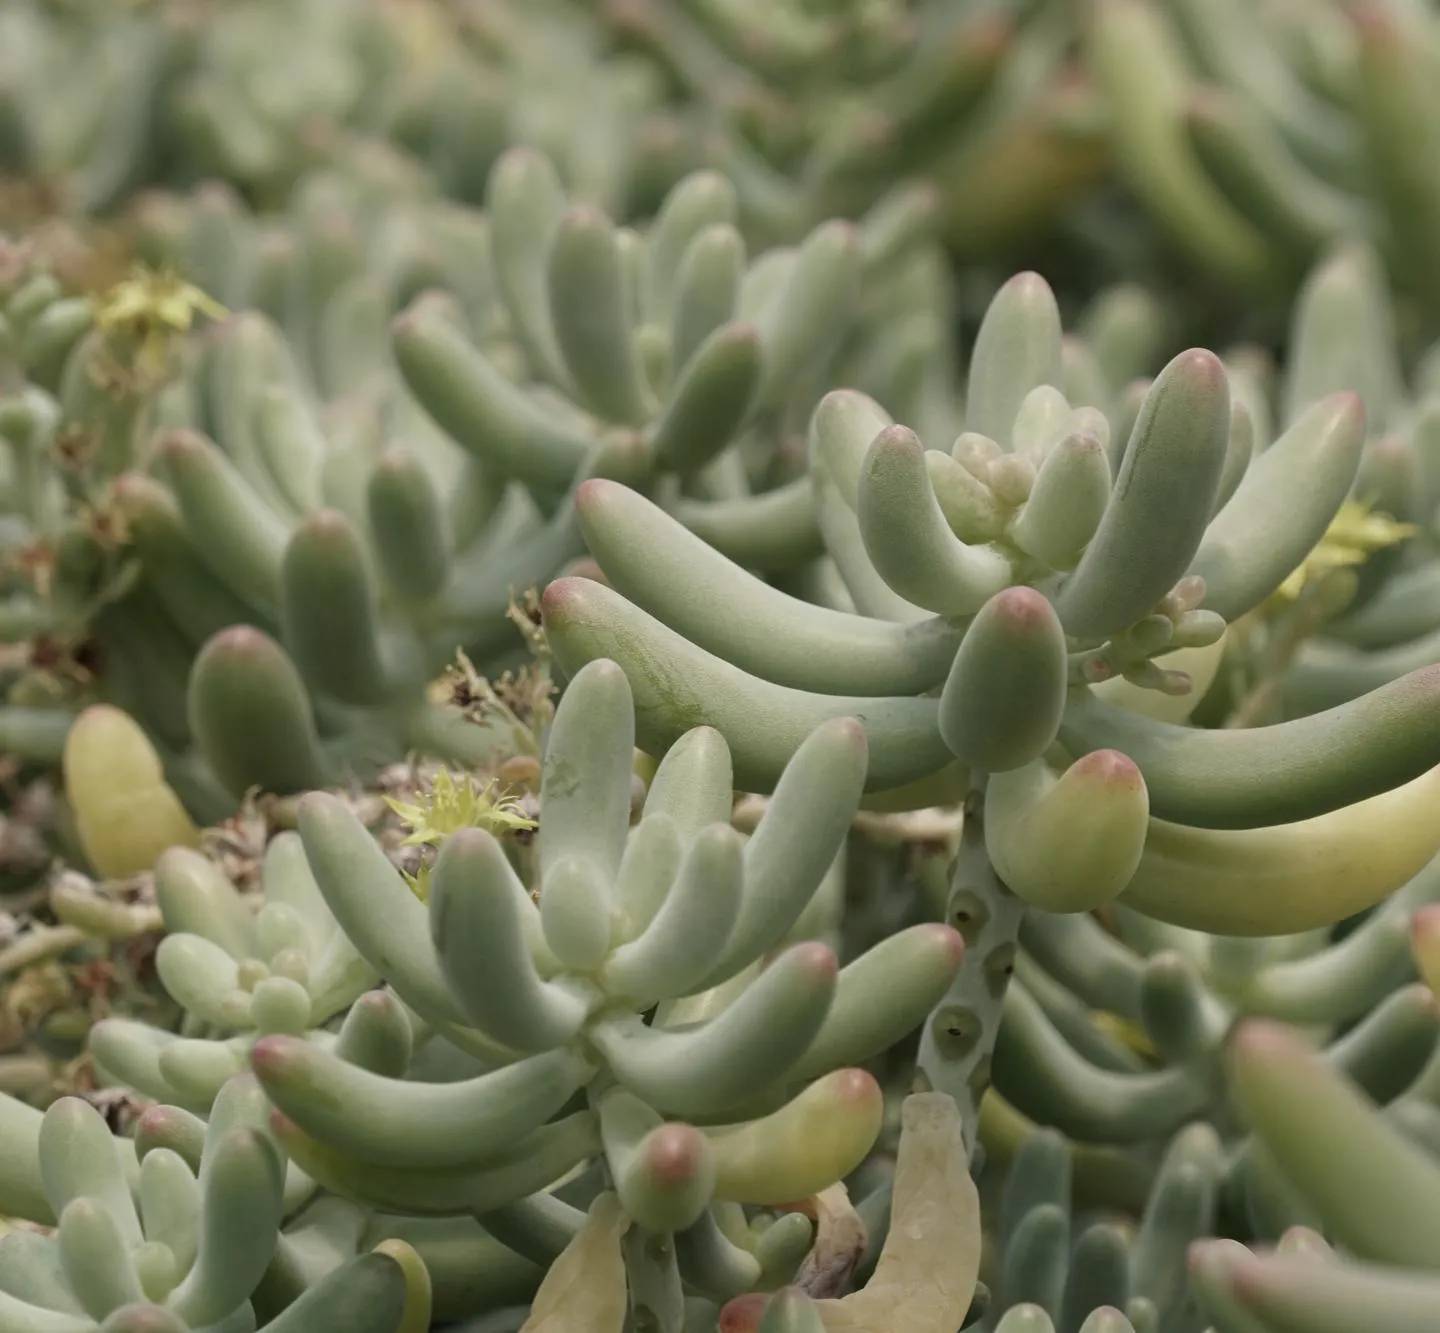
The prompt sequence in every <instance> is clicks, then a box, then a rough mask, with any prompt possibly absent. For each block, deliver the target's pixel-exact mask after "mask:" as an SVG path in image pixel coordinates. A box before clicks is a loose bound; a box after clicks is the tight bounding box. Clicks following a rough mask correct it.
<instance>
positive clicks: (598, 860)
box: [252, 662, 959, 1300]
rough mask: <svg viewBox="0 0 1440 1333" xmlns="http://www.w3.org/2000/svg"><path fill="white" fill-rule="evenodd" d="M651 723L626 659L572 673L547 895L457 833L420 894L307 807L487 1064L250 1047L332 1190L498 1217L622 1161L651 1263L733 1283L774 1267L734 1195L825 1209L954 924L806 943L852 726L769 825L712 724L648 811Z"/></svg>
mask: <svg viewBox="0 0 1440 1333" xmlns="http://www.w3.org/2000/svg"><path fill="white" fill-rule="evenodd" d="M633 729H634V721H633V714H632V703H631V699H630V691H629V687H628V684H627V683H626V680H625V677H624V675H623V674H622V673H621V672H620V671H619V670H618V668H616V667H615V666H614V665H613V664H610V663H604V662H597V663H595V664H593V665H592V666H590V667H589V668H587V669H586V670H585V671H584V672H582V673H580V674H579V675H577V676H576V678H575V679H574V680H572V682H571V684H570V687H569V689H568V690H567V691H566V694H565V696H564V698H563V699H562V701H561V703H560V706H559V709H558V710H557V713H556V716H555V721H554V724H553V727H552V729H551V731H550V734H549V737H548V739H547V743H546V748H545V758H544V778H543V785H542V790H541V801H540V827H539V831H538V834H537V841H536V844H535V856H536V862H537V866H538V897H539V901H538V907H537V906H536V904H535V902H534V901H533V900H532V898H531V895H530V894H529V893H528V892H527V891H526V889H525V886H524V883H523V881H522V880H521V879H520V878H519V877H518V876H517V874H516V872H515V869H514V868H513V866H512V864H511V862H510V860H509V859H508V858H507V857H506V854H505V851H504V848H503V846H502V844H501V843H500V842H498V841H497V840H496V838H495V837H494V836H492V835H491V834H489V833H487V832H486V831H485V830H483V829H480V828H470V829H462V830H459V831H457V832H455V833H453V834H451V835H450V836H449V837H448V838H446V839H445V840H444V842H443V844H442V845H441V847H440V850H439V854H438V856H437V858H436V860H435V862H434V865H433V868H432V869H431V870H430V872H429V875H428V880H427V885H428V888H427V901H426V902H425V903H422V902H421V901H420V900H419V898H418V897H417V896H416V894H415V892H414V891H413V889H412V887H411V886H409V885H407V884H406V882H405V881H404V880H403V879H402V878H401V876H400V875H399V873H398V872H397V871H396V869H395V868H394V866H393V865H392V864H391V863H390V862H389V860H387V858H386V857H385V855H384V854H383V852H382V851H381V850H380V849H379V847H378V845H377V844H376V843H375V841H374V840H373V839H372V838H371V836H370V834H369V833H368V832H367V831H366V830H365V829H364V828H363V826H362V825H361V824H360V823H359V822H358V820H357V819H356V818H355V816H354V815H353V814H352V813H351V812H350V811H349V810H348V809H347V808H346V807H345V806H344V805H343V804H342V803H340V802H339V801H337V800H336V799H335V798H334V797H331V796H326V795H323V794H316V795H312V796H308V797H306V798H305V799H304V800H303V801H302V802H301V805H300V814H299V837H300V840H301V842H302V843H303V846H304V850H305V853H306V855H307V857H308V859H309V863H310V868H311V872H312V873H313V874H314V876H315V882H316V883H317V884H318V886H319V889H320V892H321V894H322V895H323V896H324V898H325V900H326V902H327V903H328V904H329V906H330V909H331V911H332V912H333V913H334V914H335V916H336V919H337V920H338V921H339V922H340V925H341V928H342V929H343V930H344V931H345V933H346V934H347V935H348V936H349V938H350V940H351V941H352V943H353V945H354V947H355V948H356V950H357V951H358V952H359V953H360V955H361V956H362V957H364V958H366V959H367V960H368V961H369V962H370V963H371V965H372V966H373V967H374V968H375V969H376V971H377V972H378V973H379V974H380V975H381V976H382V977H383V978H384V979H385V981H386V982H387V983H388V985H389V986H390V987H392V988H393V989H394V992H395V994H396V996H397V997H398V998H399V999H400V1001H402V1002H403V1003H404V1004H405V1005H406V1006H408V1007H409V1009H410V1010H412V1011H413V1012H414V1013H415V1014H416V1015H417V1016H418V1018H419V1019H420V1020H421V1021H422V1022H423V1023H424V1024H425V1025H427V1026H428V1027H429V1028H431V1029H433V1031H434V1033H435V1039H437V1040H444V1041H447V1042H449V1043H450V1044H452V1045H454V1046H456V1047H459V1048H460V1049H461V1050H463V1051H468V1052H469V1053H470V1054H471V1055H472V1056H474V1057H476V1058H478V1059H480V1060H481V1061H482V1062H484V1063H485V1064H486V1065H488V1066H489V1067H490V1072H486V1073H482V1074H480V1075H478V1076H476V1077H473V1078H470V1079H467V1080H463V1081H461V1082H455V1083H448V1084H446V1085H443V1086H436V1085H433V1084H425V1083H419V1082H415V1081H408V1082H406V1081H399V1080H397V1079H394V1078H391V1079H377V1078H373V1077H372V1078H369V1079H367V1078H366V1077H365V1076H364V1075H363V1074H362V1073H361V1072H360V1071H358V1070H356V1069H354V1068H352V1067H350V1066H348V1065H347V1064H346V1062H345V1061H344V1059H343V1058H341V1057H337V1056H335V1055H327V1054H326V1053H325V1052H324V1051H323V1050H322V1049H321V1048H320V1047H318V1046H317V1045H315V1044H314V1043H305V1042H302V1041H299V1040H297V1039H295V1038H293V1037H282V1036H271V1037H266V1038H265V1039H263V1040H262V1041H260V1042H259V1043H258V1044H257V1045H256V1047H255V1050H254V1054H253V1057H252V1063H253V1066H254V1069H255V1072H256V1074H257V1076H258V1077H259V1079H260V1081H261V1084H262V1086H263V1087H264V1088H265V1090H266V1092H267V1094H268V1095H269V1096H270V1098H271V1100H272V1101H273V1102H274V1103H275V1105H276V1106H277V1107H278V1108H279V1110H280V1111H281V1112H282V1113H283V1119H282V1121H281V1122H279V1123H280V1128H279V1129H278V1130H277V1132H278V1133H279V1135H280V1139H281V1142H282V1143H284V1145H285V1146H286V1149H287V1151H288V1152H289V1153H290V1155H291V1157H292V1159H293V1160H294V1161H296V1162H297V1163H298V1164H299V1166H300V1167H301V1168H302V1169H304V1170H305V1171H307V1172H308V1173H309V1174H310V1175H312V1176H313V1177H314V1178H315V1179H316V1180H317V1181H319V1182H320V1183H321V1184H322V1185H324V1186H325V1187H326V1188H328V1189H331V1190H333V1191H335V1192H337V1193H340V1194H342V1195H344V1196H346V1197H351V1198H355V1199H358V1200H360V1201H362V1202H368V1203H370V1204H372V1205H374V1206H378V1207H382V1208H384V1209H386V1210H388V1211H391V1212H411V1213H418V1214H421V1215H425V1214H436V1215H449V1214H454V1213H459V1212H476V1213H479V1214H481V1215H482V1224H484V1218H485V1216H488V1214H489V1213H490V1212H491V1211H493V1210H495V1209H504V1208H507V1207H508V1206H509V1205H511V1204H517V1203H518V1202H519V1201H520V1200H521V1199H523V1198H524V1197H525V1196H527V1195H530V1194H532V1193H534V1191H536V1190H539V1189H543V1187H544V1186H545V1185H546V1184H547V1183H548V1182H549V1181H551V1180H553V1179H555V1178H556V1177H557V1176H558V1175H559V1174H561V1173H562V1172H564V1171H566V1170H568V1169H570V1168H572V1167H575V1166H578V1165H580V1164H582V1163H585V1162H588V1161H590V1160H592V1159H593V1158H595V1157H596V1156H597V1154H600V1155H603V1160H604V1162H605V1163H606V1164H607V1171H608V1177H609V1179H611V1180H613V1182H614V1187H615V1189H616V1190H617V1191H618V1193H619V1198H620V1200H621V1203H622V1205H623V1207H624V1210H625V1212H626V1215H627V1216H628V1217H629V1218H630V1219H631V1220H632V1221H633V1222H634V1223H635V1224H636V1225H637V1226H639V1227H642V1228H644V1229H645V1230H646V1231H647V1232H650V1233H654V1234H655V1235H656V1236H657V1237H659V1238H660V1239H659V1241H658V1242H657V1244H656V1245H654V1246H648V1247H645V1248H644V1249H639V1248H637V1251H636V1252H635V1253H633V1254H632V1255H631V1259H630V1263H631V1265H632V1281H633V1282H637V1283H642V1282H648V1283H651V1284H654V1283H659V1284H660V1286H661V1287H665V1286H666V1285H667V1284H673V1282H674V1281H676V1280H677V1279H676V1278H675V1277H674V1272H675V1265H676V1263H677V1262H678V1263H679V1265H680V1268H679V1272H680V1273H682V1274H683V1275H684V1276H685V1278H686V1279H687V1280H688V1281H689V1282H690V1283H692V1284H694V1285H697V1286H698V1287H699V1288H700V1289H701V1290H702V1291H709V1292H710V1293H711V1294H712V1295H714V1296H718V1297H724V1296H728V1295H733V1294H736V1293H737V1292H738V1291H743V1290H746V1289H748V1287H749V1286H750V1285H752V1284H753V1283H754V1282H755V1281H756V1280H757V1279H758V1277H759V1275H760V1271H761V1264H760V1262H759V1261H758V1260H756V1259H754V1258H753V1257H752V1256H749V1255H747V1254H745V1253H744V1252H743V1251H742V1250H740V1249H737V1247H736V1245H735V1244H734V1242H733V1241H731V1240H730V1239H728V1238H727V1232H726V1230H725V1229H722V1228H721V1226H720V1224H719V1222H718V1221H717V1214H716V1213H715V1212H714V1211H712V1204H713V1203H714V1202H715V1201H716V1200H722V1201H729V1203H730V1205H733V1204H749V1205H757V1206H758V1205H775V1204H780V1203H785V1202H787V1201H790V1200H793V1199H803V1198H805V1197H807V1196H809V1195H811V1194H814V1193H816V1192H818V1191H819V1190H821V1189H823V1188H825V1187H826V1186H828V1185H829V1184H831V1183H832V1182H834V1181H835V1180H838V1179H840V1178H843V1177H844V1176H846V1175H848V1174H849V1173H850V1172H851V1171H852V1170H853V1169H854V1168H855V1167H856V1166H858V1165H859V1164H860V1162H861V1160H862V1159H863V1158H864V1156H865V1154H866V1153H867V1152H868V1150H869V1148H870V1146H871V1144H872V1143H873V1141H874V1138H875V1136H876V1134H877V1133H878V1130H879V1124H880V1122H879V1115H880V1100H879V1089H878V1087H877V1085H876V1084H875V1083H874V1081H873V1079H872V1078H871V1077H870V1076H869V1075H868V1074H866V1073H864V1072H863V1071H861V1070H860V1069H858V1068H855V1067H854V1066H855V1065H856V1064H857V1063H858V1062H861V1061H864V1060H868V1059H870V1058H871V1057H872V1056H874V1055H876V1054H879V1053H880V1052H882V1051H883V1050H885V1049H886V1048H888V1047H889V1046H890V1045H891V1044H892V1043H893V1042H894V1041H895V1040H896V1039H898V1038H899V1037H900V1036H902V1035H903V1034H904V1033H905V1032H906V1031H907V1030H909V1029H911V1028H912V1027H913V1026H914V1024H915V1023H916V1022H917V1021H918V1018H919V1016H920V1015H921V1014H923V1013H924V1012H925V1010H926V1009H927V1008H928V1006H929V1005H930V1004H931V1003H933V998H934V996H935V995H937V994H938V993H939V992H940V991H941V990H942V989H943V988H944V986H945V985H946V984H948V982H949V979H950V977H951V976H952V975H953V974H954V971H955V968H956V966H957V965H958V962H959V937H958V935H956V934H955V933H954V932H953V931H951V930H950V929H948V928H947V927H944V926H933V925H921V926H918V927H915V928H914V929H911V930H909V931H904V932H902V933H900V934H899V935H897V936H894V937H892V938H891V939H890V940H888V941H886V942H885V943H884V944H882V945H880V946H878V948H877V950H875V951H871V952H870V953H868V954H866V955H863V956H861V957H860V958H857V959H855V960H854V961H853V962H851V963H850V964H849V965H848V966H847V967H846V968H845V969H844V970H843V971H841V972H840V973H839V974H838V976H837V974H836V962H835V958H834V955H833V954H832V953H831V952H830V951H829V950H828V949H827V948H826V947H825V946H823V945H820V944H818V943H813V942H805V941H804V939H803V936H802V937H801V939H800V941H799V942H795V943H791V944H789V945H788V947H786V945H785V942H786V940H787V938H788V937H790V934H791V931H792V928H794V927H795V926H796V923H797V922H798V921H799V920H800V918H801V915H802V913H803V912H804V910H805V908H806V906H807V904H808V903H809V901H810V900H811V898H812V897H813V896H814V894H815V892H816V890H817V889H818V888H819V886H820V884H821V882H822V880H823V879H824V878H825V877H826V874H827V872H828V871H829V870H830V868H831V866H832V863H833V862H834V861H835V858H836V855H837V853H838V852H839V851H840V849H841V847H842V846H843V843H844V840H845V838H846V835H847V833H848V830H849V825H850V819H851V816H852V814H853V811H854V803H855V800H856V797H857V796H858V792H859V787H860V784H861V782H862V781H863V773H864V765H865V749H864V745H863V743H862V741H861V735H862V733H861V730H860V728H859V726H858V724H857V723H856V722H854V721H853V720H845V719H841V720H837V721H836V722H834V723H832V724H830V725H829V726H826V727H822V728H820V729H817V731H816V732H815V734H814V736H813V737H812V739H811V740H810V742H809V743H808V744H807V745H806V746H804V747H802V748H801V750H800V751H799V752H798V753H797V755H796V756H795V759H794V761H793V764H792V765H791V767H790V768H789V769H788V770H787V772H786V774H785V775H784V777H783V778H782V781H781V784H780V786H779V787H778V788H777V792H776V796H775V798H774V801H773V803H772V805H771V806H770V808H769V810H768V811H767V812H766V815H765V816H764V818H763V819H762V820H761V822H760V825H759V826H758V827H757V829H756V830H755V832H754V833H753V834H752V835H751V837H750V838H749V840H748V841H747V840H746V839H745V838H744V837H743V836H742V835H740V834H738V833H737V832H735V831H734V830H733V829H732V828H731V826H730V818H729V816H730V803H731V782H732V778H731V772H730V763H729V756H728V753H727V752H726V749H725V746H724V744H723V742H721V741H720V739H719V737H718V736H717V735H716V734H715V733H714V732H713V731H709V730H706V729H701V730H698V731H695V732H692V733H690V734H689V735H687V736H685V737H683V738H682V739H681V740H680V741H679V743H678V744H677V745H676V746H675V747H674V748H672V750H671V751H670V752H669V753H668V754H667V755H666V756H665V757H664V758H663V759H662V760H661V763H660V766H659V768H658V769H657V770H656V773H655V775H654V778H653V780H652V782H651V784H650V787H649V791H648V794H647V796H646V800H645V804H644V808H643V811H642V813H641V816H640V819H639V822H638V823H636V824H635V825H634V827H633V829H631V827H630V781H629V772H630V758H631V752H632V747H633V734H634V731H633ZM765 958H768V961H767V962H764V963H763V966H762V959H765ZM898 977H903V978H904V980H903V982H902V983H901V984H899V985H897V984H896V980H897V978H898ZM657 1006H658V1008H657ZM651 1010H654V1011H655V1012H654V1014H653V1016H651V1017H650V1019H649V1021H647V1019H646V1017H645V1016H646V1015H647V1014H649V1012H650V1011H651ZM357 1079H359V1080H360V1082H356V1080H357ZM582 1092H583V1094H584V1095H583V1098H581V1097H580V1094H582ZM567 1108H570V1109H568V1110H567ZM556 1115H558V1116H559V1118H558V1119H551V1117H553V1116H556ZM676 1117H679V1118H678V1119H677V1118H676ZM687 1121H690V1122H693V1124H692V1123H687ZM697 1125H698V1126H699V1127H695V1126H697ZM422 1126H424V1127H425V1128H426V1132H424V1133H417V1130H418V1129H419V1128H420V1127H422ZM446 1126H448V1128H444V1127H446ZM517 1136H519V1138H518V1140H517ZM511 1143H518V1146H516V1147H513V1148H507V1146H506V1145H507V1144H511ZM522 1149H523V1151H522ZM506 1153H508V1157H505V1158H502V1157H501V1156H500V1155H501V1154H506ZM502 1161H503V1163H504V1164H503V1165H502V1164H501V1163H502ZM717 1206H718V1207H719V1209H720V1211H721V1212H722V1213H723V1212H725V1211H727V1209H726V1205H725V1204H723V1203H722V1204H719V1205H717ZM728 1211H729V1212H731V1213H732V1214H733V1213H734V1212H735V1210H734V1209H733V1207H730V1208H729V1210H728ZM512 1225H520V1223H519V1222H513V1223H512ZM501 1234H502V1236H503V1234H504V1233H501ZM672 1236H673V1237H674V1240H673V1244H672V1243H671V1242H670V1241H669V1240H667V1239H665V1238H666V1237H672ZM533 1243H534V1242H533V1241H532V1244H533ZM666 1272H669V1273H670V1276H668V1277H667V1276H665V1274H666ZM647 1274H648V1276H647ZM717 1288H718V1289H717ZM638 1299H640V1298H639V1297H637V1300H638Z"/></svg>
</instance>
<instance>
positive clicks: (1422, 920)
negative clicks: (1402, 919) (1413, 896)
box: [1410, 903, 1440, 944]
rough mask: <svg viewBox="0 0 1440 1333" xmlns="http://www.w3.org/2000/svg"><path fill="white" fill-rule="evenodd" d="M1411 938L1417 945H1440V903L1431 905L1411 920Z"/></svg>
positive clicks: (1418, 912) (1423, 908) (1422, 909)
mask: <svg viewBox="0 0 1440 1333" xmlns="http://www.w3.org/2000/svg"><path fill="white" fill-rule="evenodd" d="M1410 936H1411V938H1412V939H1414V940H1415V941H1416V942H1417V943H1424V944H1430V943H1440V903H1429V904H1427V905H1426V906H1425V907H1422V908H1420V909H1419V911H1417V912H1416V913H1415V915H1414V916H1412V917H1411V918H1410Z"/></svg>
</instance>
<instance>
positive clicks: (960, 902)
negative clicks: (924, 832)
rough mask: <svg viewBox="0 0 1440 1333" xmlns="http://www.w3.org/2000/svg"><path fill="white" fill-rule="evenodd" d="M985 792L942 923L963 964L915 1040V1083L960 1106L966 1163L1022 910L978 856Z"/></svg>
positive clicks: (971, 816) (972, 799)
mask: <svg viewBox="0 0 1440 1333" xmlns="http://www.w3.org/2000/svg"><path fill="white" fill-rule="evenodd" d="M984 803H985V792H984V787H983V785H977V787H976V788H975V789H974V790H972V791H971V793H970V796H969V798H968V799H967V800H966V803H965V826H964V829H963V830H962V832H961V835H960V853H959V855H958V856H957V857H956V860H955V870H954V873H953V874H952V876H951V879H950V896H949V900H948V902H947V903H946V912H945V919H946V920H947V921H948V922H949V923H950V924H951V925H952V926H954V927H955V929H956V930H958V931H959V932H960V933H961V934H962V935H963V936H964V937H965V958H964V961H963V962H962V963H961V964H960V970H959V971H958V972H957V973H956V975H955V980H954V982H953V983H952V984H951V986H950V990H949V991H948V992H947V994H946V995H945V998H944V999H942V1000H941V1001H940V1003H939V1004H938V1005H936V1007H935V1009H934V1011H933V1012H932V1013H931V1015H930V1018H929V1021H928V1022H927V1023H926V1025H925V1030H924V1032H923V1033H922V1034H921V1037H920V1071H921V1075H922V1079H923V1081H924V1082H927V1083H928V1084H929V1086H930V1087H931V1088H933V1089H935V1090H936V1091H938V1092H948V1093H949V1094H950V1096H952V1097H953V1098H954V1099H955V1100H956V1102H957V1103H959V1106H960V1115H961V1122H962V1124H963V1125H964V1128H965V1141H966V1142H967V1143H968V1144H969V1145H970V1151H971V1155H972V1158H973V1156H974V1154H975V1151H976V1148H977V1146H978V1144H979V1125H980V1099H981V1098H982V1097H983V1096H984V1095H985V1091H986V1089H987V1088H988V1087H989V1086H990V1060H991V1055H992V1053H993V1052H994V1050H995V1038H996V1036H997V1034H998V1033H999V1031H1000V1017H1001V1014H1002V1012H1003V1009H1004V1004H1005V992H1006V990H1007V989H1008V987H1009V985H1010V974H1011V973H1012V972H1013V971H1014V969H1015V953H1016V947H1017V945H1016V941H1017V939H1018V937H1019V934H1020V923H1021V920H1022V919H1023V918H1024V915H1025V904H1024V903H1023V902H1022V901H1021V900H1020V899H1019V898H1017V897H1016V896H1015V895H1014V894H1013V893H1011V892H1010V890H1009V889H1008V888H1007V887H1006V886H1005V884H1004V883H1002V882H1001V879H1000V877H999V875H997V874H996V873H995V868H994V866H992V865H991V864H990V857H989V854H988V853H987V852H986V850H985V829H984V824H983V818H984V813H983V812H984Z"/></svg>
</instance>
